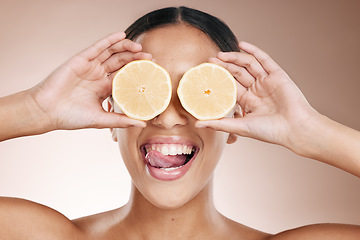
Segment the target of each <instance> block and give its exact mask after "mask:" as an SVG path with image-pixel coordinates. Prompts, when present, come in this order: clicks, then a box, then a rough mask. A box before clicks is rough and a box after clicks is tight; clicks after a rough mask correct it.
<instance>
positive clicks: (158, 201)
mask: <svg viewBox="0 0 360 240" xmlns="http://www.w3.org/2000/svg"><path fill="white" fill-rule="evenodd" d="M161 185H163V184H161ZM202 189H203V187H202V186H196V185H195V181H192V182H191V183H188V184H184V185H182V184H181V185H180V186H179V185H178V184H176V183H174V182H172V183H171V184H165V186H164V185H163V186H159V185H157V184H156V185H155V186H152V187H145V189H139V191H140V193H141V194H142V195H143V197H144V198H146V199H147V200H148V202H149V203H151V204H152V205H154V206H156V207H158V208H161V209H177V208H181V207H182V206H184V205H186V204H187V203H188V202H190V201H191V200H192V199H194V198H195V197H196V196H197V195H198V194H199V192H200V191H201V190H202Z"/></svg>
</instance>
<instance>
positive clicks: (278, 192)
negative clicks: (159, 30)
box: [0, 0, 360, 232]
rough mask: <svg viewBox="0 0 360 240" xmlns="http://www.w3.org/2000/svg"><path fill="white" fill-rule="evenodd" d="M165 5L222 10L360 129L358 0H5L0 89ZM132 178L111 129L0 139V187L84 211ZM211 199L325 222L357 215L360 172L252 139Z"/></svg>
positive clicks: (114, 200) (39, 73)
mask: <svg viewBox="0 0 360 240" xmlns="http://www.w3.org/2000/svg"><path fill="white" fill-rule="evenodd" d="M169 5H187V6H191V7H195V8H199V9H201V10H204V11H207V12H209V13H212V14H214V15H216V16H218V17H220V18H221V19H223V20H224V21H225V22H227V23H228V24H229V25H230V27H231V28H232V29H233V30H234V32H235V34H236V35H237V36H238V38H239V39H242V40H246V41H249V42H252V43H254V44H256V45H258V46H259V47H261V48H263V49H264V50H266V51H267V52H268V53H269V54H270V55H271V56H272V57H273V58H274V59H275V60H276V61H277V62H278V63H279V64H280V65H281V66H282V67H283V68H284V69H285V70H286V71H287V72H288V73H289V75H290V76H291V77H292V78H293V80H294V81H295V82H296V83H297V85H298V86H299V87H300V88H301V90H302V91H303V92H304V94H305V95H306V97H307V98H308V100H309V101H310V103H311V104H312V105H313V106H314V107H315V108H316V109H317V110H318V111H320V112H321V113H323V114H325V115H327V116H329V117H330V118H332V119H334V120H336V121H339V122H341V123H343V124H346V125H348V126H351V127H353V128H355V129H357V130H360V108H359V105H360V104H359V103H360V96H359V90H360V77H359V74H358V72H359V65H360V59H359V56H360V46H359V44H360V14H359V12H360V2H359V1H356V0H354V1H350V0H339V1H327V0H324V1H321V0H317V1H314V0H305V1H286V0H283V1H280V0H276V1H271V0H263V1H250V0H247V1H240V0H239V1H235V0H233V1H231V0H222V1H209V0H201V1H161V0H157V1H139V0H132V1H122V0H96V1H89V0H62V1H46V0H32V1H27V0H1V1H0V30H1V37H0V96H5V95H8V94H11V93H14V92H17V91H20V90H23V89H27V88H29V87H31V86H33V85H35V84H37V83H38V82H39V81H41V80H42V79H43V78H45V77H46V76H47V75H48V74H49V73H50V72H51V71H52V70H53V69H54V68H56V67H57V66H58V65H60V64H61V63H62V62H64V61H65V60H66V59H68V58H69V57H70V56H72V55H73V54H75V53H77V52H78V51H80V50H82V49H83V48H85V47H87V46H88V45H89V44H92V43H93V42H94V41H96V40H97V39H99V38H102V37H103V36H105V35H107V34H109V33H112V32H115V31H119V30H124V29H125V28H126V27H127V26H128V25H129V24H130V23H132V22H133V21H134V20H135V19H136V18H137V17H139V16H140V15H142V14H144V13H146V12H148V11H150V10H153V9H156V8H159V7H164V6H169ZM0 117H1V116H0ZM359 147H360V146H359ZM129 187H130V178H129V176H128V174H127V172H126V169H125V167H124V165H123V163H122V160H121V158H120V154H119V152H118V149H117V145H116V144H115V143H113V142H112V140H111V136H110V133H109V130H107V129H104V130H80V131H72V132H69V131H57V132H52V133H48V134H44V135H41V136H35V137H26V138H21V139H15V140H10V141H6V142H3V143H1V144H0V195H3V196H13V197H21V198H26V199H29V200H32V201H36V202H39V203H42V204H45V205H47V206H50V207H52V208H55V209H56V210H58V211H60V212H62V213H63V214H65V215H66V216H67V217H69V218H76V217H80V216H84V215H88V214H93V213H97V212H99V211H105V210H109V209H113V208H116V207H119V206H121V205H122V204H124V203H126V201H127V199H128V195H129V189H130V188H129ZM215 201H216V205H217V207H218V209H219V210H220V211H221V212H222V213H223V214H225V215H226V216H228V217H230V218H232V219H234V220H236V221H239V222H241V223H243V224H246V225H248V226H251V227H255V228H258V229H260V230H263V231H268V232H278V231H282V230H285V229H288V228H292V227H296V226H299V225H304V224H311V223H317V222H343V223H354V224H360V204H359V203H360V179H358V178H356V177H354V176H352V175H350V174H348V173H345V172H342V171H340V170H338V169H335V168H333V167H330V166H326V165H324V164H321V163H318V162H315V161H312V160H309V159H305V158H302V157H298V156H296V155H295V154H293V153H292V152H290V151H289V150H286V149H283V148H281V147H278V146H274V145H270V144H266V143H261V142H257V141H254V140H250V139H244V138H240V139H239V140H238V142H237V143H236V144H234V145H232V146H229V147H228V148H227V150H226V152H225V154H224V155H223V159H222V161H221V162H220V164H219V166H218V168H217V170H216V180H215Z"/></svg>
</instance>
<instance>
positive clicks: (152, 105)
mask: <svg viewBox="0 0 360 240" xmlns="http://www.w3.org/2000/svg"><path fill="white" fill-rule="evenodd" d="M171 92H172V87H171V79H170V75H169V73H168V72H167V71H166V70H165V69H164V68H162V67H160V66H159V65H157V64H156V63H154V62H152V61H149V60H137V61H132V62H130V63H128V64H126V65H125V66H124V67H122V68H121V69H120V70H119V71H118V72H117V73H116V75H115V77H114V79H113V88H112V96H113V99H114V101H115V103H116V104H117V105H118V106H119V107H120V109H121V110H122V111H123V112H124V113H125V114H126V115H127V116H128V117H130V118H134V119H139V120H149V119H152V118H154V117H156V116H157V115H159V114H160V113H162V112H163V111H164V110H165V109H166V108H167V106H168V105H169V103H170V99H171Z"/></svg>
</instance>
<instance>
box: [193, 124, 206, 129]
mask: <svg viewBox="0 0 360 240" xmlns="http://www.w3.org/2000/svg"><path fill="white" fill-rule="evenodd" d="M195 127H196V128H206V126H205V125H202V124H196V126H195Z"/></svg>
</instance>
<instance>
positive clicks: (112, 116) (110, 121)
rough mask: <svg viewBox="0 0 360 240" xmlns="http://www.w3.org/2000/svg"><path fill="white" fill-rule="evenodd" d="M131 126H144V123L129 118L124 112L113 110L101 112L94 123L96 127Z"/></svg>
mask: <svg viewBox="0 0 360 240" xmlns="http://www.w3.org/2000/svg"><path fill="white" fill-rule="evenodd" d="M132 126H136V127H142V128H143V127H146V123H145V122H144V121H140V120H136V119H132V118H129V117H127V116H126V115H125V114H120V113H114V112H104V113H102V114H101V115H99V117H98V120H97V122H96V123H95V127H96V128H126V127H132Z"/></svg>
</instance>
